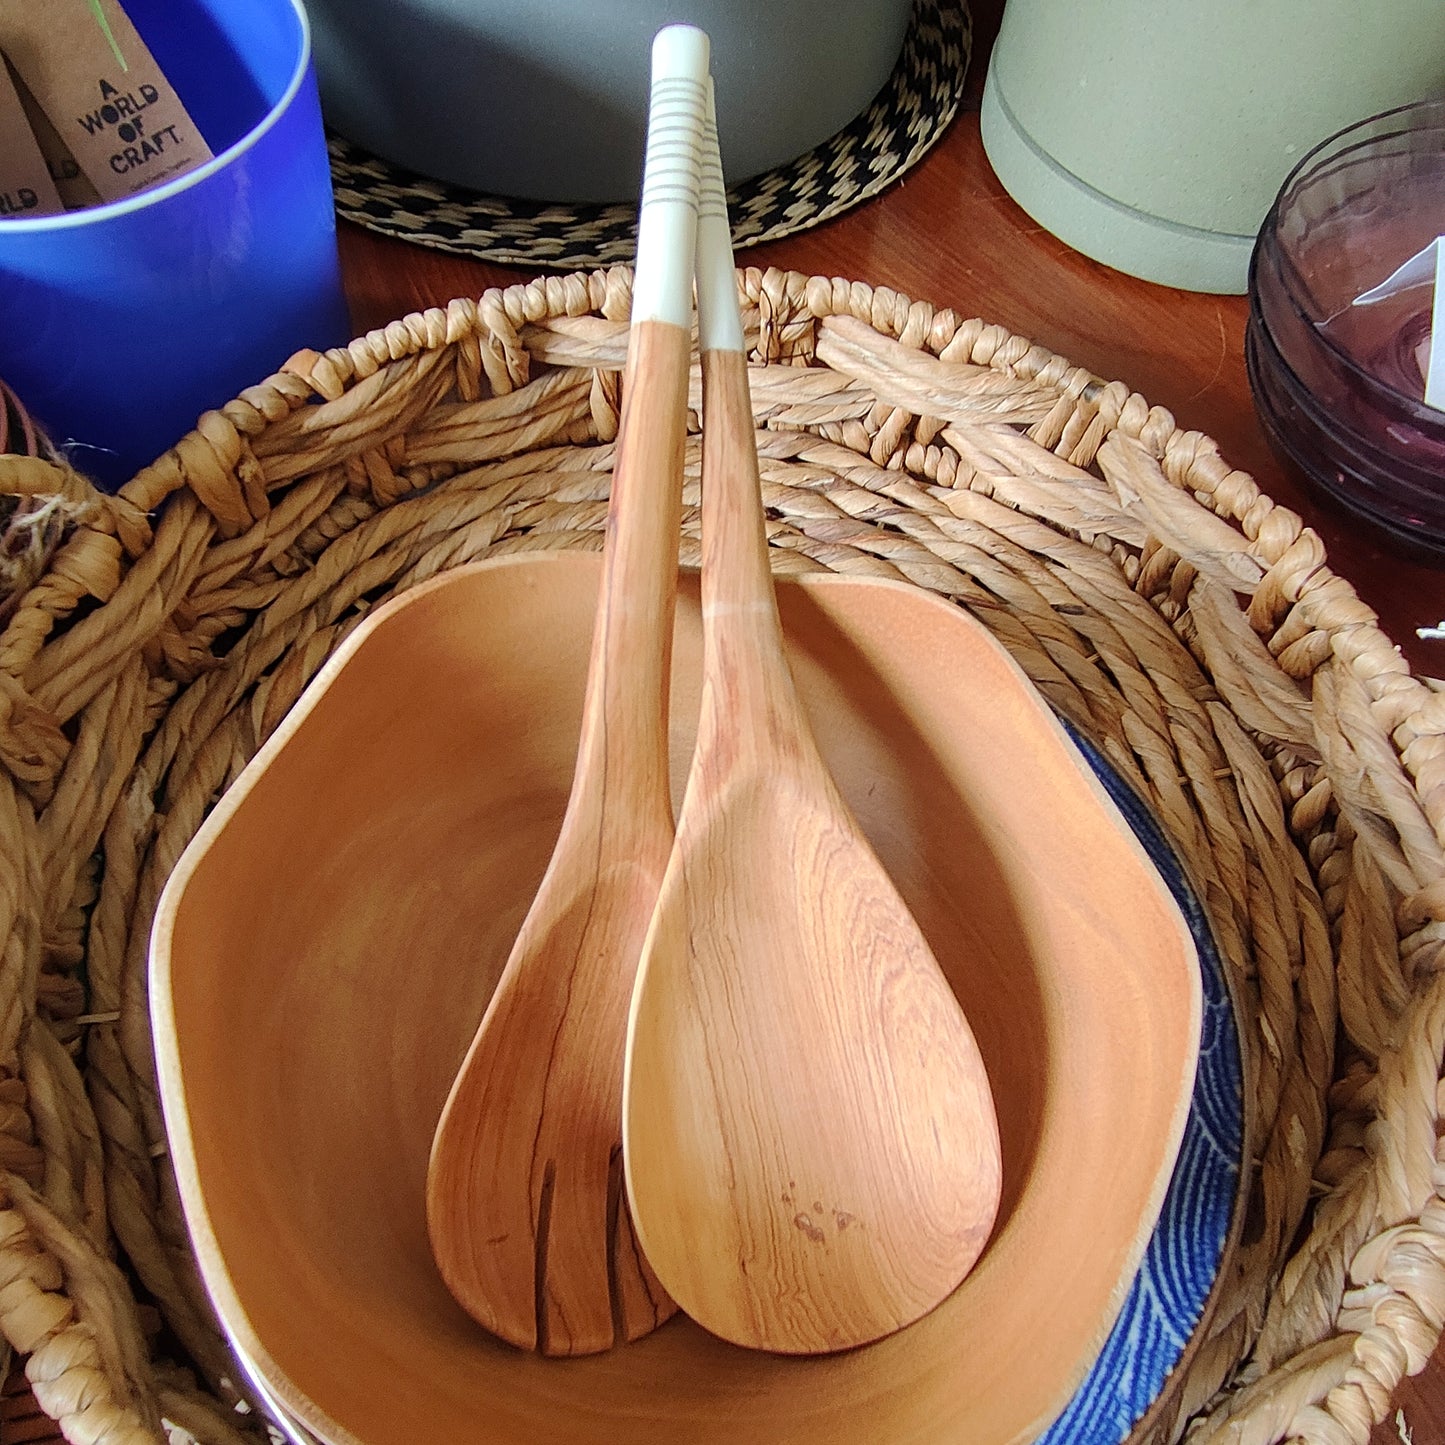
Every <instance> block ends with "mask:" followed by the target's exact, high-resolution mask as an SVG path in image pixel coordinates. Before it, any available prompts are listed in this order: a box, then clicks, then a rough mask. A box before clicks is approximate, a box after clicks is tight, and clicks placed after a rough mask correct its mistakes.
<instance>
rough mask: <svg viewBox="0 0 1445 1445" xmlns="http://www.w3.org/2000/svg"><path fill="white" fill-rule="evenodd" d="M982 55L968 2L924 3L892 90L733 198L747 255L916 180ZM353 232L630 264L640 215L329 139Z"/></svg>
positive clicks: (520, 260) (500, 256)
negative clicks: (409, 164) (454, 175)
mask: <svg viewBox="0 0 1445 1445" xmlns="http://www.w3.org/2000/svg"><path fill="white" fill-rule="evenodd" d="M972 49H973V21H972V16H971V13H970V11H969V7H968V5H967V3H966V0H915V4H914V8H913V15H912V18H911V20H910V22H909V27H908V32H907V34H906V35H905V37H904V44H903V50H902V52H901V53H900V55H899V58H898V62H897V64H896V65H895V66H894V69H893V72H892V74H891V75H890V76H889V79H888V81H887V83H886V84H885V86H884V88H883V89H882V90H881V91H880V92H879V94H878V95H877V97H875V99H874V100H873V101H872V102H871V103H870V104H869V105H868V106H867V108H866V109H865V110H864V111H863V112H862V114H860V115H858V116H856V117H855V118H854V119H853V120H852V121H850V122H849V124H847V125H846V126H844V127H843V129H842V130H840V131H838V132H837V133H836V134H834V135H832V136H830V137H829V138H828V139H827V140H825V141H823V142H821V143H820V144H818V145H816V146H814V147H813V148H812V150H810V151H807V152H805V153H804V154H803V155H801V156H799V157H797V159H795V160H792V161H789V162H788V163H786V164H785V165H780V166H776V167H774V168H773V169H772V170H769V171H765V172H763V173H762V174H761V175H758V176H753V177H751V178H749V179H748V180H746V181H743V182H741V183H740V184H739V185H738V186H736V187H734V188H733V190H731V191H730V192H729V193H728V214H729V216H730V217H731V218H732V235H733V245H734V247H735V248H737V249H741V248H743V247H747V246H755V245H759V244H761V243H762V242H764V241H777V240H781V239H782V238H783V237H784V236H791V235H795V234H796V233H797V232H799V231H805V230H810V229H812V228H813V227H814V226H819V225H822V224H823V222H825V221H831V220H833V219H834V218H835V217H837V216H841V215H842V214H843V213H844V212H845V211H850V210H852V209H853V207H855V206H858V205H861V204H862V203H863V202H864V201H866V200H870V199H871V198H872V197H874V196H876V195H878V194H879V193H880V192H881V191H883V190H885V189H886V188H887V187H888V186H890V185H892V184H893V182H894V181H896V180H898V179H899V178H900V177H902V176H903V175H905V174H906V173H907V172H908V171H910V170H912V169H913V167H914V166H916V165H917V164H918V163H919V161H921V160H922V159H923V157H924V156H925V155H927V154H928V152H929V151H930V150H931V149H932V148H933V146H934V145H935V144H936V143H937V142H938V141H939V140H940V139H941V138H942V136H943V133H944V132H945V131H946V130H947V129H948V127H949V125H950V123H951V122H952V120H953V118H954V116H955V115H956V114H957V111H958V106H959V102H960V101H961V99H962V97H963V89H964V82H965V80H966V78H967V75H968V66H969V59H970V56H971V54H972ZM327 145H328V149H329V151H330V156H331V179H332V188H333V190H334V192H335V195H336V211H337V214H338V215H339V216H341V217H342V218H343V219H344V220H348V221H354V222H355V223H356V224H357V225H359V226H364V227H366V228H367V229H368V230H373V231H378V232H380V233H381V234H383V235H387V236H395V237H398V238H399V239H401V240H404V241H411V242H414V243H415V244H417V245H421V246H427V247H430V248H432V249H434V250H439V251H450V252H454V253H456V254H459V255H465V256H474V257H477V258H479V259H481V260H485V261H497V262H503V263H507V264H514V265H527V266H552V267H584V266H599V265H611V264H613V263H617V262H630V261H631V260H632V259H633V255H634V253H635V250H636V239H637V207H636V205H635V204H631V203H628V204H625V205H589V204H574V205H563V204H559V203H556V202H542V201H525V200H518V199H517V198H515V197H511V196H491V195H485V194H483V193H481V192H478V191H474V190H469V189H468V188H466V187H465V186H459V185H452V184H449V183H447V182H445V181H439V180H435V179H432V178H431V177H427V176H421V175H418V174H416V172H414V171H411V170H408V169H407V168H405V167H404V166H400V165H397V164H395V163H394V162H392V161H389V160H387V159H386V158H385V157H382V156H378V155H375V154H373V153H372V152H370V151H368V150H367V149H366V148H365V147H363V146H361V145H359V144H358V143H357V142H355V141H352V140H349V139H347V138H346V137H345V136H343V135H340V134H337V133H335V132H334V131H333V132H332V133H331V134H330V135H329V136H328V138H327Z"/></svg>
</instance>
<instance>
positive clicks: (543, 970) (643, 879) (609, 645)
mask: <svg viewBox="0 0 1445 1445" xmlns="http://www.w3.org/2000/svg"><path fill="white" fill-rule="evenodd" d="M632 334H633V341H632V345H631V350H630V352H629V358H628V371H627V381H626V384H625V390H624V395H623V409H622V416H621V422H620V428H619V435H618V443H617V446H618V455H617V463H616V472H615V476H616V486H615V487H614V490H613V493H612V502H611V510H610V513H609V518H608V534H607V551H606V563H605V568H604V571H603V577H602V591H601V598H600V604H599V609H598V614H597V629H596V634H595V636H594V640H593V644H592V653H591V659H590V662H589V664H588V683H587V698H586V703H585V706H584V710H583V718H582V737H581V743H580V747H579V752H578V758H577V770H576V774H575V778H574V781H573V785H572V793H571V797H570V799H569V802H568V805H567V814H566V818H565V820H564V822H563V825H562V832H561V836H560V837H559V838H558V840H557V849H556V852H555V853H554V854H553V855H552V860H551V863H550V864H549V866H548V868H547V871H546V873H545V875H544V876H543V878H542V883H541V887H540V889H539V890H538V893H537V897H536V900H535V901H534V903H533V904H532V907H531V909H530V910H529V911H528V914H527V917H526V920H525V922H524V923H523V925H522V928H521V931H520V933H519V934H518V937H517V941H516V944H515V945H514V947H513V949H512V953H511V957H510V958H509V959H508V962H507V967H506V970H505V972H504V973H503V974H502V978H501V981H500V983H499V984H498V985H497V991H496V992H495V993H494V994H493V996H492V999H491V1002H490V1004H489V1005H488V1007H487V1011H486V1014H485V1015H484V1016H483V1018H482V1021H481V1025H480V1027H479V1028H478V1031H477V1035H476V1038H475V1039H474V1040H473V1043H472V1046H471V1048H470V1049H469V1050H468V1052H467V1056H466V1059H465V1060H464V1061H463V1064H462V1068H461V1071H460V1073H459V1074H458V1076H457V1079H456V1083H455V1085H454V1086H453V1088H452V1091H451V1093H450V1095H449V1096H448V1099H447V1103H446V1108H445V1110H444V1111H443V1113H442V1117H441V1121H440V1123H439V1124H438V1126H437V1131H436V1138H435V1141H434V1143H433V1146H432V1156H431V1166H430V1170H429V1173H428V1178H427V1218H428V1226H429V1231H430V1236H431V1242H432V1250H433V1253H434V1254H435V1256H436V1260H437V1264H438V1266H439V1268H440V1269H441V1271H442V1275H443V1277H444V1278H445V1280H446V1282H447V1286H448V1288H450V1290H451V1291H452V1293H453V1294H454V1295H455V1296H456V1297H457V1299H458V1300H459V1301H460V1302H461V1303H462V1304H463V1305H464V1306H465V1307H466V1309H467V1310H468V1311H469V1313H471V1314H472V1315H473V1316H474V1317H475V1318H476V1319H478V1320H480V1321H481V1322H482V1323H483V1324H484V1325H486V1326H487V1328H488V1329H490V1330H492V1331H493V1332H495V1333H496V1334H498V1335H500V1336H502V1338H503V1339H506V1340H510V1341H511V1342H512V1343H513V1344H517V1345H521V1346H523V1347H524V1348H529V1349H530V1348H536V1349H539V1350H541V1351H542V1352H543V1353H546V1354H587V1353H590V1352H592V1351H595V1350H603V1349H607V1348H608V1347H610V1346H611V1345H612V1344H613V1343H615V1342H617V1341H620V1340H629V1339H635V1338H636V1337H637V1336H638V1335H640V1334H643V1333H645V1332H646V1331H648V1330H650V1329H653V1328H655V1327H656V1326H657V1325H658V1324H660V1323H661V1322H662V1321H663V1320H665V1319H667V1318H668V1317H669V1316H670V1315H671V1313H672V1309H673V1306H672V1305H671V1303H670V1301H669V1300H668V1298H667V1296H666V1294H665V1292H664V1291H663V1290H662V1289H661V1287H660V1286H659V1285H658V1283H657V1280H656V1278H655V1277H654V1276H653V1274H652V1272H651V1270H650V1269H649V1268H648V1267H647V1265H646V1262H645V1260H644V1259H643V1258H642V1256H641V1254H640V1252H639V1251H638V1249H637V1246H636V1242H635V1241H634V1239H633V1236H632V1228H631V1224H630V1221H629V1217H628V1209H627V1202H626V1200H625V1199H624V1198H623V1197H622V1194H623V1191H622V1166H621V1151H622V1122H621V1120H622V1114H621V1088H622V1060H623V1053H622V1050H623V1038H624V1035H625V1033H626V1027H627V1011H628V1003H629V1000H630V998H631V993H632V982H633V975H634V972H635V969H636V964H637V959H638V956H639V954H640V953H641V950H642V942H643V938H644V935H645V933H646V930H647V925H648V920H649V919H650V917H651V915H652V908H653V904H654V902H655V900H656V898H657V893H658V888H659V886H660V884H661V881H662V877H663V871H664V869H665V868H666V865H667V860H668V855H669V853H670V851H671V848H672V840H673V818H672V804H671V797H670V792H669V783H668V753H667V737H668V689H667V683H668V665H669V656H670V652H671V645H672V617H673V600H674V594H675V589H676V581H677V549H678V537H679V531H680V527H681V510H682V453H683V442H684V437H685V432H686V422H687V376H688V356H689V350H690V346H691V340H690V337H689V334H688V332H687V331H685V330H683V329H682V328H681V327H678V326H673V325H670V324H668V323H666V322H656V321H652V322H647V321H644V322H640V323H638V324H637V325H636V326H635V327H634V328H633V332H632ZM470 624H471V625H472V626H476V627H487V626H490V625H493V619H492V618H490V617H488V616H486V615H477V616H475V617H472V618H471V619H470ZM476 763H477V765H478V766H481V765H482V764H481V759H477V760H476Z"/></svg>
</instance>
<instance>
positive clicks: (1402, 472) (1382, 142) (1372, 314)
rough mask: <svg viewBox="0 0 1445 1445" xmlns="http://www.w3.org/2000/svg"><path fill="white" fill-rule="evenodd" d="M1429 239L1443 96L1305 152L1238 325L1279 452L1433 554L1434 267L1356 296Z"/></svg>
mask: <svg viewBox="0 0 1445 1445" xmlns="http://www.w3.org/2000/svg"><path fill="white" fill-rule="evenodd" d="M1442 235H1445V101H1442V100H1430V101H1423V102H1420V103H1419V104H1417V105H1412V106H1406V107H1403V108H1401V109H1398V110H1393V111H1388V112H1386V113H1385V114H1383V115H1379V116H1374V117H1372V118H1371V119H1369V120H1366V121H1362V122H1361V123H1360V124H1358V125H1355V126H1351V127H1349V128H1348V129H1347V130H1344V131H1341V132H1340V133H1339V134H1337V135H1335V136H1333V137H1331V138H1330V139H1329V140H1327V141H1324V142H1323V143H1322V144H1321V145H1319V146H1317V147H1316V148H1315V149H1314V150H1313V151H1311V152H1310V153H1309V154H1308V155H1307V156H1305V157H1304V159H1303V160H1302V161H1301V162H1300V164H1299V165H1298V166H1297V167H1296V168H1295V170H1294V171H1293V172H1292V173H1291V175H1290V176H1289V178H1288V179H1287V180H1286V181H1285V183H1284V185H1283V186H1282V187H1281V189H1280V193H1279V195H1278V197H1277V198H1276V200H1275V203H1274V205H1273V207H1271V209H1270V212H1269V214H1268V216H1267V217H1266V218H1265V222H1264V225H1263V227H1262V228H1261V230H1260V234H1259V239H1258V241H1257V243H1256V245H1255V249H1254V255H1253V258H1252V261H1251V265H1250V278H1249V296H1250V319H1249V329H1248V333H1247V336H1246V365H1247V369H1248V372H1249V378H1250V385H1251V389H1252V390H1253V393H1254V398H1255V404H1256V406H1257V407H1258V409H1259V412H1260V416H1261V419H1262V421H1263V422H1264V425H1265V429H1266V431H1267V433H1268V434H1269V436H1270V437H1271V439H1272V440H1273V441H1274V442H1275V444H1276V445H1277V447H1278V448H1279V449H1280V450H1281V451H1282V452H1284V453H1285V455H1286V456H1288V457H1289V458H1290V459H1291V460H1292V461H1294V462H1295V463H1296V465H1298V466H1299V467H1300V469H1301V470H1302V471H1303V472H1304V473H1305V474H1306V475H1307V476H1308V477H1309V478H1310V479H1311V480H1312V481H1314V482H1315V483H1317V484H1318V485H1319V486H1320V487H1321V488H1322V489H1323V490H1325V491H1326V492H1328V493H1330V494H1331V495H1333V496H1334V497H1335V498H1336V499H1337V500H1338V501H1340V502H1341V503H1343V504H1344V505H1345V506H1347V507H1349V508H1351V509H1352V510H1354V511H1356V512H1358V513H1360V514H1363V515H1365V516H1367V517H1369V518H1371V519H1372V520H1374V521H1375V522H1376V523H1378V524H1380V525H1381V526H1382V527H1383V528H1384V529H1385V530H1386V531H1387V532H1389V533H1390V534H1391V535H1393V536H1394V537H1396V538H1398V539H1400V540H1402V541H1405V542H1407V543H1410V544H1413V545H1414V546H1416V547H1419V548H1423V549H1424V550H1426V551H1429V552H1432V553H1445V412H1442V411H1438V410H1436V409H1435V408H1434V407H1431V406H1428V405H1427V404H1426V402H1425V399H1424V393H1425V379H1424V378H1425V372H1424V366H1425V357H1426V355H1427V354H1428V353H1427V352H1426V347H1427V346H1428V344H1429V336H1430V308H1431V302H1432V299H1433V295H1434V286H1433V274H1432V275H1431V276H1430V278H1429V279H1428V280H1425V281H1423V282H1417V283H1415V284H1401V285H1397V286H1395V287H1393V288H1388V291H1389V294H1387V295H1385V296H1384V297H1383V298H1381V299H1378V300H1374V301H1369V302H1363V303H1362V302H1361V300H1360V298H1361V297H1364V296H1368V295H1369V294H1370V293H1371V292H1378V291H1379V290H1380V289H1381V287H1382V283H1385V282H1387V281H1388V280H1389V278H1391V277H1392V276H1393V275H1394V274H1395V273H1396V272H1397V270H1398V269H1399V267H1400V266H1402V265H1403V264H1404V263H1405V262H1406V261H1408V260H1409V259H1410V258H1411V257H1413V256H1417V255H1419V254H1420V253H1421V252H1422V251H1423V250H1424V249H1425V248H1426V247H1427V246H1429V245H1430V244H1431V243H1432V242H1433V241H1434V240H1435V239H1436V238H1437V237H1439V236H1442ZM1442 344H1445V342H1442Z"/></svg>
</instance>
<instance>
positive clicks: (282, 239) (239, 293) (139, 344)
mask: <svg viewBox="0 0 1445 1445" xmlns="http://www.w3.org/2000/svg"><path fill="white" fill-rule="evenodd" d="M126 12H127V14H128V15H129V16H130V17H131V19H132V20H133V21H134V23H135V27H136V29H137V30H138V31H139V32H140V34H141V36H142V37H143V38H144V40H145V42H146V44H147V45H148V46H149V47H150V49H151V51H152V53H153V54H154V55H155V58H156V60H157V62H158V63H159V65H160V67H161V69H162V71H164V72H165V74H166V76H167V77H168V78H169V80H170V81H171V83H172V84H173V85H174V86H175V88H176V90H177V92H178V93H179V95H180V97H181V99H182V101H183V102H184V103H185V106H186V108H187V110H188V111H189V112H190V114H191V117H192V119H193V120H194V121H195V122H196V125H197V126H198V127H199V128H200V131H201V134H202V135H203V136H205V138H206V142H207V144H208V145H209V146H210V148H211V151H212V152H213V157H214V158H213V159H212V160H210V161H208V162H206V164H205V165H203V166H200V167H198V168H197V169H195V170H193V171H190V172H187V173H186V174H184V175H181V176H177V177H176V178H175V179H174V180H171V181H168V182H166V183H165V184H164V185H160V186H156V187H154V188H153V189H151V190H148V191H144V192H141V193H140V194H139V195H136V196H132V197H129V198H127V199H126V200H124V201H117V202H114V203H112V204H109V205H104V206H96V207H93V208H91V209H89V210H84V211H72V212H69V213H67V214H64V215H59V216H41V217H36V218H33V219H29V220H23V221H0V376H3V377H4V378H5V380H6V381H7V382H8V383H9V385H10V386H11V387H12V388H13V389H14V390H15V391H16V392H17V393H18V394H19V396H20V399H21V401H22V402H23V403H24V404H25V407H26V408H27V410H29V411H30V412H31V413H32V415H34V416H35V418H36V419H37V421H39V422H40V424H41V425H42V426H43V427H44V428H45V429H46V431H47V432H48V433H49V435H50V437H51V439H52V440H53V441H55V442H56V443H57V444H58V445H60V446H62V447H64V448H66V450H67V451H68V453H69V455H70V458H71V460H72V462H73V463H74V464H75V466H76V467H77V468H78V469H79V470H80V471H82V472H84V473H86V474H87V475H88V476H90V477H92V478H93V479H95V480H96V481H97V482H99V483H100V484H101V485H102V486H105V487H115V486H118V485H120V484H121V483H122V482H124V481H125V480H127V479H128V478H129V477H130V476H132V475H133V474H134V473H135V472H136V471H138V470H139V469H140V468H141V467H142V466H145V465H146V464H148V463H149V462H151V461H154V460H155V458H156V457H158V456H159V455H161V454H162V453H163V452H164V451H166V449H167V448H169V447H170V446H172V445H173V444H174V443H175V442H176V441H177V440H178V439H179V438H180V437H182V436H184V435H185V433H186V432H188V431H189V430H190V429H191V428H192V427H193V426H194V425H195V424H196V421H197V419H198V418H199V416H200V415H201V413H203V412H205V411H208V410H210V409H212V408H214V407H218V406H221V405H223V404H224V403H225V402H227V401H229V400H230V399H231V398H232V397H234V396H235V395H237V394H238V393H239V392H240V391H242V390H244V389H245V388H246V387H247V386H250V385H251V384H252V383H254V382H256V381H259V380H261V379H262V378H263V377H266V376H268V375H270V374H271V373H272V372H274V371H276V370H277V369H278V368H279V367H280V366H281V365H282V364H283V363H284V362H285V360H286V359H287V357H288V356H290V355H291V353H292V352H294V351H296V350H299V349H300V348H302V347H315V348H316V349H318V350H323V349H325V348H326V347H329V346H335V345H340V344H343V343H344V342H345V341H346V340H347V338H348V336H349V334H350V333H349V322H348V317H347V309H346V303H345V299H344V296H343V293H342V289H341V272H340V266H339V263H338V259H337V250H336V214H335V208H334V202H333V199H332V192H331V172H330V167H329V164H328V161H327V155H326V141H325V135H324V132H323V130H322V124H321V107H320V103H319V101H318V99H317V90H316V77H315V72H314V70H313V68H312V60H311V32H310V27H309V25H308V23H307V19H306V12H305V11H304V10H303V8H302V6H301V3H300V0H127V3H126Z"/></svg>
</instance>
